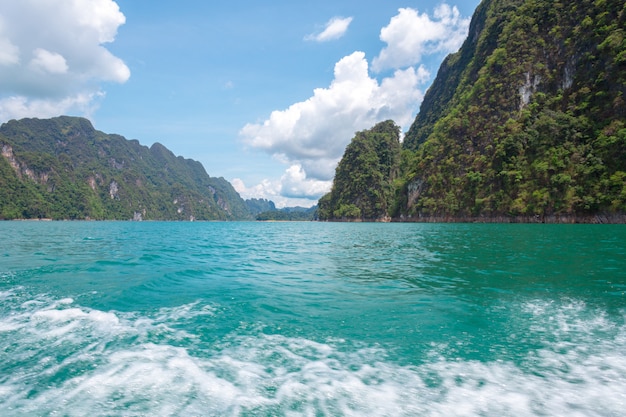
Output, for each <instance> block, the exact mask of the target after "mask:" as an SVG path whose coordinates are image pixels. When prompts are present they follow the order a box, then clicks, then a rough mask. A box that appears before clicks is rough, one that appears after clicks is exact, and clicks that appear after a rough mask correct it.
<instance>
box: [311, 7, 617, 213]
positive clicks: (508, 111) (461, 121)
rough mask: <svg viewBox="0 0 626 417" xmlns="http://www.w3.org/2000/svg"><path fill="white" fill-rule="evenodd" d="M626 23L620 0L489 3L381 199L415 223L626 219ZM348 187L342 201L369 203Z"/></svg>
mask: <svg viewBox="0 0 626 417" xmlns="http://www.w3.org/2000/svg"><path fill="white" fill-rule="evenodd" d="M625 28H626V4H625V3H624V2H623V1H622V0H595V1H579V2H565V1H557V0H484V1H483V2H482V3H481V4H480V5H479V7H478V8H477V10H476V13H475V14H474V17H473V19H472V23H471V25H470V31H469V36H468V38H467V40H466V41H465V43H464V45H463V46H462V48H461V49H460V50H459V52H457V53H456V54H453V55H450V56H448V57H447V58H446V60H445V61H444V62H443V64H442V66H441V68H440V70H439V72H438V74H437V77H436V79H435V81H434V82H433V84H432V86H431V88H430V89H429V90H428V92H427V94H426V96H425V98H424V101H423V103H422V106H421V109H420V113H419V114H418V116H417V117H416V120H415V122H414V123H413V125H412V126H411V128H410V129H409V131H408V132H407V134H406V137H405V139H404V142H403V147H404V149H405V150H406V151H405V152H410V155H408V154H405V155H404V157H403V158H400V160H399V162H398V164H399V165H398V168H399V169H400V174H399V177H398V176H395V175H394V176H388V177H385V178H384V179H382V180H381V179H376V180H374V181H373V182H372V184H373V185H372V187H373V188H374V189H377V188H378V184H379V183H381V182H383V183H385V182H386V183H394V184H395V186H396V188H395V193H388V194H387V195H395V200H393V201H392V202H390V201H389V200H388V199H386V198H381V199H380V203H381V204H384V205H385V206H386V207H390V206H394V205H395V206H396V207H398V210H396V212H395V214H394V213H391V214H392V215H403V216H408V217H413V218H415V217H438V218H480V217H491V218H493V217H539V218H543V217H545V216H571V217H577V216H590V215H594V214H598V213H603V214H623V213H625V212H626V29H625ZM350 146H352V145H350ZM390 149H393V148H390ZM347 153H348V152H347V151H346V154H347ZM345 158H346V156H344V159H345ZM350 158H352V160H355V161H356V160H358V159H359V156H355V155H352V156H350ZM342 163H343V161H342ZM363 167H365V165H363ZM355 169H357V168H355ZM337 174H338V175H339V170H338V172H337ZM341 181H342V179H338V178H335V186H334V188H333V190H335V188H337V189H339V187H338V184H340V183H341ZM342 188H343V189H345V190H346V191H344V192H342V193H340V194H339V195H334V196H333V199H334V200H333V201H343V198H344V197H343V194H344V193H345V195H346V196H349V199H351V200H358V199H359V198H361V199H362V198H367V196H368V194H367V191H364V192H363V193H362V194H360V196H356V195H354V194H353V193H352V194H350V193H351V192H352V191H348V189H347V188H346V187H345V186H342ZM328 198H329V197H328V196H326V197H324V198H323V199H322V200H321V201H320V205H322V203H323V202H324V201H325V200H324V199H328ZM334 210H336V209H334ZM341 214H342V213H340V212H337V213H332V215H331V216H330V218H333V217H334V218H339V217H342V216H341ZM351 214H352V215H353V216H354V217H361V218H364V217H366V216H364V215H363V214H362V213H358V212H356V211H355V210H353V211H352V213H351Z"/></svg>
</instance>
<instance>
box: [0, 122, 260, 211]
mask: <svg viewBox="0 0 626 417" xmlns="http://www.w3.org/2000/svg"><path fill="white" fill-rule="evenodd" d="M0 150H1V151H2V154H1V156H0V219H20V218H25V219H31V218H52V219H120V220H128V219H135V220H140V219H149V220H194V219H197V220H235V219H248V218H251V215H250V213H249V211H248V209H247V207H246V205H245V202H244V201H243V200H242V199H241V198H240V196H239V194H237V192H236V191H235V190H234V189H233V187H232V186H231V184H230V183H229V182H227V181H226V180H224V179H223V178H212V177H209V175H208V174H207V173H206V171H205V170H204V168H203V167H202V165H201V164H200V163H199V162H196V161H193V160H190V159H184V158H182V157H176V156H175V155H174V154H173V153H172V152H170V151H169V150H168V149H167V148H165V147H164V146H163V145H161V144H158V143H155V144H154V145H152V147H150V148H148V147H146V146H142V145H140V144H139V142H138V141H136V140H131V141H129V140H126V139H125V138H124V137H122V136H119V135H108V134H105V133H102V132H99V131H96V130H95V129H94V128H93V126H92V125H91V123H90V122H89V121H88V120H86V119H82V118H74V117H57V118H53V119H46V120H39V119H23V120H19V121H16V120H12V121H10V122H8V123H5V124H3V125H2V126H1V127H0Z"/></svg>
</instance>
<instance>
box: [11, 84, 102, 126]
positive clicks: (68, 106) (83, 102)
mask: <svg viewBox="0 0 626 417" xmlns="http://www.w3.org/2000/svg"><path fill="white" fill-rule="evenodd" d="M102 97H104V93H102V92H100V91H98V92H95V93H79V94H76V95H73V96H68V97H64V98H62V99H58V100H47V99H29V98H27V97H24V96H12V97H6V98H0V120H9V119H22V118H25V117H40V118H48V117H55V116H58V115H59V114H67V113H68V112H70V111H74V110H76V111H79V112H80V113H81V114H83V115H85V116H86V117H90V116H91V115H92V113H93V112H94V111H95V109H96V106H97V102H98V100H99V99H101V98H102Z"/></svg>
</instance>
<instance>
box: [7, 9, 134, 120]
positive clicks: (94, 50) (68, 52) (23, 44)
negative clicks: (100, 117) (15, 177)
mask: <svg viewBox="0 0 626 417" xmlns="http://www.w3.org/2000/svg"><path fill="white" fill-rule="evenodd" d="M0 6H1V7H0V92H1V93H0V121H5V120H7V119H10V118H20V117H50V116H56V115H59V114H63V113H68V112H72V111H74V112H79V113H82V114H85V115H87V114H89V113H90V112H91V111H93V109H94V106H96V105H97V103H98V99H99V98H101V97H102V95H103V93H102V91H101V84H102V83H103V82H117V83H123V82H125V81H127V80H128V78H129V77H130V70H129V69H128V67H127V66H126V64H125V63H124V62H123V61H122V60H121V59H119V58H118V57H116V56H114V55H113V54H111V52H109V51H108V50H107V49H106V48H105V46H104V45H105V44H106V43H108V42H113V41H114V40H115V36H116V34H117V29H118V28H119V26H120V25H122V24H124V23H125V17H124V15H123V14H122V13H121V12H120V10H119V7H118V5H117V3H115V1H113V0H73V1H66V0H47V1H45V2H42V1H39V0H20V1H14V0H0Z"/></svg>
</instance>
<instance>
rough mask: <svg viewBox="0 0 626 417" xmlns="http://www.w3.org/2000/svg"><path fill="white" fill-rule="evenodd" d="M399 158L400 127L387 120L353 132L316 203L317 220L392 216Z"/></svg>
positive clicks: (369, 218) (373, 218) (394, 208)
mask: <svg viewBox="0 0 626 417" xmlns="http://www.w3.org/2000/svg"><path fill="white" fill-rule="evenodd" d="M400 158H401V146H400V128H399V127H398V126H396V124H395V123H394V122H393V121H391V120H388V121H385V122H382V123H379V124H377V125H376V126H374V127H373V128H372V129H370V130H365V131H362V132H357V134H356V136H355V137H354V138H353V139H352V142H351V143H350V144H349V145H348V147H347V148H346V150H345V153H344V155H343V158H342V159H341V161H340V162H339V165H338V166H337V168H336V170H335V179H334V182H333V188H332V191H331V192H330V193H329V194H327V195H326V196H324V197H322V199H320V201H319V211H318V216H319V218H320V220H328V219H347V220H350V219H367V220H380V219H385V218H387V217H389V216H390V215H392V212H393V211H395V210H396V207H395V205H394V201H395V190H394V181H395V180H396V178H397V177H398V174H399V167H400Z"/></svg>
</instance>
